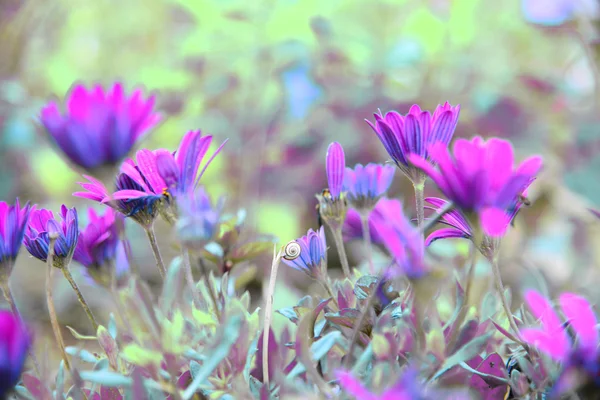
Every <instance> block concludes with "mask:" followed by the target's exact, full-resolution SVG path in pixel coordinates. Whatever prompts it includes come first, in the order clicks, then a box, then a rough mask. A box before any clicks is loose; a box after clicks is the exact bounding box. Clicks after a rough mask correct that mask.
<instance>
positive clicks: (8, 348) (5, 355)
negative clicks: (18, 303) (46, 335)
mask: <svg viewBox="0 0 600 400" xmlns="http://www.w3.org/2000/svg"><path fill="white" fill-rule="evenodd" d="M30 346H31V335H30V334H29V332H28V331H27V328H26V327H25V325H23V322H22V321H21V320H20V319H19V317H18V316H16V315H14V314H13V313H11V312H9V311H6V310H2V311H0V355H2V356H1V357H0V398H2V399H4V398H7V396H8V392H9V391H11V390H12V389H13V388H14V387H15V385H16V384H17V382H18V381H19V378H20V376H21V371H22V370H23V366H24V365H25V359H26V358H27V351H28V350H29V347H30Z"/></svg>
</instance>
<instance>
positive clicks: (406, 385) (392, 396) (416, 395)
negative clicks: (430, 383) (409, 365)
mask: <svg viewBox="0 0 600 400" xmlns="http://www.w3.org/2000/svg"><path fill="white" fill-rule="evenodd" d="M336 375H337V378H338V380H339V383H340V387H341V388H342V390H343V391H344V392H345V393H346V394H349V395H350V396H352V397H354V398H355V399H357V400H413V399H425V398H426V397H424V395H423V390H421V388H420V387H419V384H418V380H417V379H418V377H417V372H416V370H413V369H410V370H408V371H407V372H405V373H404V375H403V376H402V377H401V378H400V379H399V380H398V382H397V383H396V384H394V386H392V387H391V388H389V389H387V390H385V391H384V392H383V393H381V394H375V393H372V392H371V391H369V389H367V388H366V387H365V386H364V385H363V384H362V382H361V381H360V380H359V379H358V378H356V377H354V376H353V375H352V373H351V372H348V371H338V372H337V373H336Z"/></svg>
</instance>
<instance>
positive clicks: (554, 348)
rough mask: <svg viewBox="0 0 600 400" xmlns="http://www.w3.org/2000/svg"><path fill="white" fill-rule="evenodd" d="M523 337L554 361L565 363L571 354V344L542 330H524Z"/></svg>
mask: <svg viewBox="0 0 600 400" xmlns="http://www.w3.org/2000/svg"><path fill="white" fill-rule="evenodd" d="M521 337H522V338H523V340H524V341H525V342H526V343H529V344H531V345H532V346H534V347H537V348H538V349H539V350H541V351H543V352H544V353H546V354H548V355H549V356H550V357H552V359H553V360H556V361H563V360H564V359H565V358H566V357H567V355H568V354H569V347H570V346H569V343H568V342H565V341H564V340H557V339H556V338H555V337H554V336H553V335H551V334H549V333H548V332H546V331H543V330H541V329H523V330H522V331H521Z"/></svg>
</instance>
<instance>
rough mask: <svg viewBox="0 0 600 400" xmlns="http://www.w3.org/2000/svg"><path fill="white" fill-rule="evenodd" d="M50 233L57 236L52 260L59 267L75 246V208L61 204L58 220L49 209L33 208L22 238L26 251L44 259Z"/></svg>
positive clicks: (76, 229)
mask: <svg viewBox="0 0 600 400" xmlns="http://www.w3.org/2000/svg"><path fill="white" fill-rule="evenodd" d="M51 234H57V236H58V238H57V240H56V243H55V245H54V261H55V265H56V266H58V267H61V266H63V265H64V263H65V261H66V262H69V261H70V259H71V257H72V256H73V253H74V252H75V247H76V246H77V238H78V236H79V228H78V227H77V210H75V208H71V209H68V208H67V206H65V205H64V204H63V205H62V206H61V207H60V220H57V219H55V218H54V214H53V213H52V211H50V210H46V209H44V208H42V209H39V210H33V211H32V212H31V214H30V216H29V223H28V225H27V230H26V231H25V238H24V239H23V244H24V245H25V248H26V249H27V251H29V253H30V254H31V255H32V256H34V257H35V258H37V259H39V260H41V261H46V259H47V258H48V245H49V244H50V235H51Z"/></svg>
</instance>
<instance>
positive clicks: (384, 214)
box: [342, 197, 402, 244]
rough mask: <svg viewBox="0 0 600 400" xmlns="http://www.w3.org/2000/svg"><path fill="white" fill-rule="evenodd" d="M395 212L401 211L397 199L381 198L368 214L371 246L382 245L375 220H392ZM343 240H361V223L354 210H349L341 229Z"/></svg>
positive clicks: (396, 215)
mask: <svg viewBox="0 0 600 400" xmlns="http://www.w3.org/2000/svg"><path fill="white" fill-rule="evenodd" d="M397 210H402V203H401V202H400V200H397V199H388V198H386V197H382V198H381V199H379V201H378V202H377V204H375V207H374V208H373V210H372V211H371V213H370V214H369V233H370V234H371V242H372V243H373V244H382V243H383V240H382V238H381V234H380V233H379V230H378V225H377V224H376V223H375V222H374V221H376V220H382V219H383V220H393V219H394V218H396V217H398V214H396V212H397ZM342 232H343V234H344V240H346V241H348V240H353V239H362V237H363V234H362V223H361V220H360V213H359V212H358V211H357V210H355V209H354V208H349V209H348V213H347V215H346V220H345V221H344V227H343V231H342Z"/></svg>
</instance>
